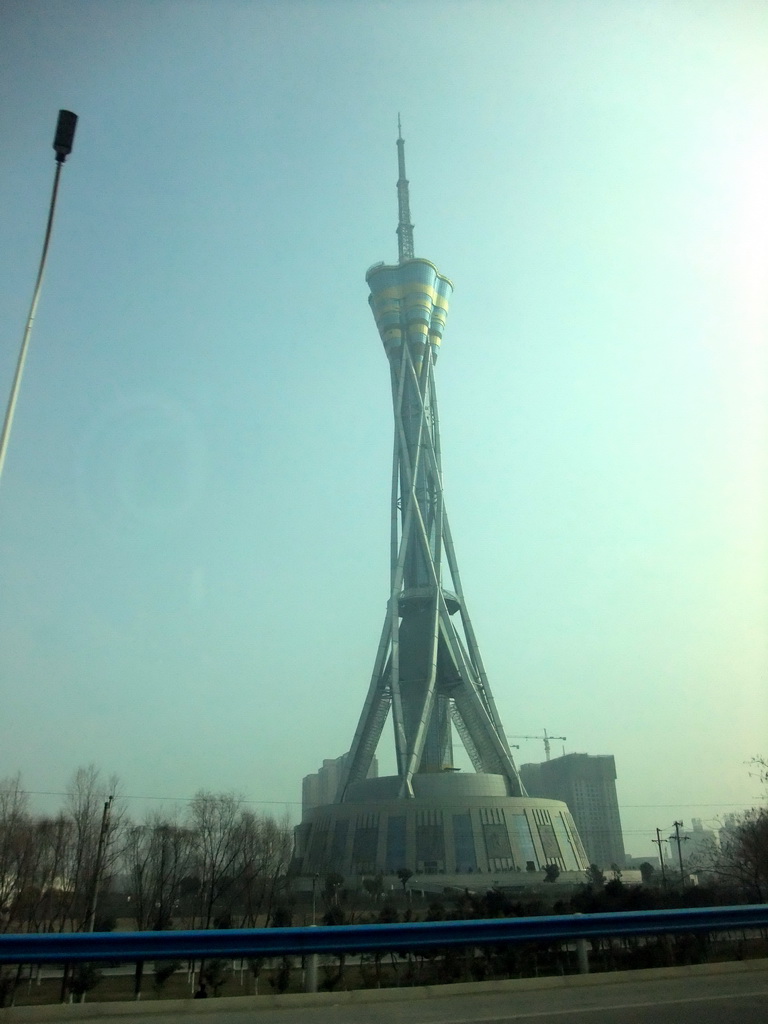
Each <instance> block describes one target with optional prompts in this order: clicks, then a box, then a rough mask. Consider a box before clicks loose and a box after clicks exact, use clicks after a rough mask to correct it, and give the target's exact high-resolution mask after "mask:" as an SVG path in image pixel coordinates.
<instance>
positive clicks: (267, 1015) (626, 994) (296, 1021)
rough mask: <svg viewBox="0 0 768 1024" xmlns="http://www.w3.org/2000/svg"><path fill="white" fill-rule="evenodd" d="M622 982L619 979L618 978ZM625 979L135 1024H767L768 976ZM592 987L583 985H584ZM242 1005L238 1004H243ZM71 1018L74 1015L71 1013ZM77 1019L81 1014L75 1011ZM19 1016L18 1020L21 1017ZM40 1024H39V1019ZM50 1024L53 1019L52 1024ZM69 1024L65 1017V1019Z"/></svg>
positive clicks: (198, 1010)
mask: <svg viewBox="0 0 768 1024" xmlns="http://www.w3.org/2000/svg"><path fill="white" fill-rule="evenodd" d="M615 977H616V976H614V978H615ZM627 977H628V976H627V975H623V976H622V980H621V981H620V982H618V983H616V984H583V983H581V981H580V980H579V979H576V980H575V982H574V983H573V984H569V985H567V986H557V987H550V988H543V989H537V990H533V991H532V990H530V989H528V990H526V989H521V988H517V989H511V990H508V991H506V992H495V993H487V992H475V993H472V994H470V993H467V994H457V995H452V996H439V997H432V998H423V997H422V998H415V999H413V1000H409V1001H397V1002H393V1001H388V1000H387V1001H379V1002H365V1003H363V1002H358V1003H356V1002H343V1003H341V1002H340V1003H337V1004H335V1005H334V1004H326V1005H323V1006H307V1005H303V1006H295V1005H281V1006H280V1007H278V1008H274V1007H272V1008H269V1007H263V1008H257V1006H258V1004H257V1003H255V1002H254V1003H252V1004H251V1005H250V1006H249V1007H248V1008H245V1007H244V1006H243V1005H242V1003H241V1005H240V1006H239V1007H234V1006H231V1007H228V1006H227V1003H228V1002H229V1000H226V999H221V1000H216V1004H215V1006H214V1005H212V1001H211V1000H207V1001H206V1003H205V1004H204V1005H201V1003H202V1000H201V1001H199V1002H198V1003H197V1004H196V1005H194V1004H190V1005H189V1007H188V1008H186V1009H184V1010H180V1011H175V1012H168V1011H166V1012H164V1013H158V1014H155V1013H148V1012H147V1011H149V1010H150V1007H149V1005H148V1004H145V1005H144V1006H143V1007H142V1010H141V1012H140V1013H139V1014H137V1015H135V1016H133V1017H132V1019H133V1021H134V1022H135V1024H139V1022H142V1024H180V1022H189V1021H196V1022H197V1024H207V1022H210V1024H512V1022H514V1024H666V1022H673V1024H766V1021H768V968H766V967H764V968H763V969H761V970H752V971H748V972H745V973H720V972H716V973H707V974H698V973H697V974H695V975H692V976H686V977H672V978H670V977H666V978H659V977H655V978H653V979H646V980H636V978H635V977H630V979H629V980H623V979H626V978H627ZM586 980H587V979H583V981H586ZM238 1002H240V1000H238ZM67 1009H68V1010H70V1008H67ZM86 1009H87V1011H88V1015H87V1017H86V1016H85V1015H83V1016H82V1017H81V1016H80V1015H79V1014H77V1015H72V1016H70V1013H67V1014H66V1020H68V1021H69V1020H72V1021H74V1020H84V1021H85V1020H87V1021H88V1024H120V1022H122V1024H125V1022H127V1021H128V1020H129V1019H131V1018H129V1017H127V1016H120V1017H116V1016H114V1012H113V1013H112V1014H109V1015H105V1016H101V1015H94V1016H91V1013H94V1012H95V1013H96V1014H98V1010H97V1007H96V1006H95V1005H93V1006H90V1007H87V1008H86V1007H84V1008H83V1010H86ZM71 1011H76V1008H75V1007H72V1008H71ZM7 1012H8V1011H0V1022H3V1021H5V1020H8V1021H9V1024H11V1022H13V1024H15V1022H16V1021H29V1022H32V1021H33V1020H35V1018H34V1017H32V1016H27V1015H26V1013H25V1014H24V1015H23V1016H22V1011H21V1009H20V1010H19V1011H16V1012H14V1011H10V1016H8V1017H6V1016H5V1014H6V1013H7ZM16 1013H18V1016H16ZM37 1019H38V1020H40V1019H41V1018H39V1017H38V1018H37ZM51 1019H52V1018H50V1017H49V1018H48V1020H51ZM60 1019H61V1020H64V1015H62V1017H61V1018H60Z"/></svg>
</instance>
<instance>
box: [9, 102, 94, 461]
mask: <svg viewBox="0 0 768 1024" xmlns="http://www.w3.org/2000/svg"><path fill="white" fill-rule="evenodd" d="M76 125H77V114H73V113H72V112H71V111H70V110H60V111H59V120H58V122H57V125H56V137H55V139H54V141H53V148H54V149H55V150H56V173H55V174H54V177H53V190H52V192H51V202H50V205H49V207H48V223H47V225H46V228H45V238H44V240H43V251H42V254H41V256H40V266H39V267H38V270H37V280H36V281H35V290H34V292H33V294H32V303H31V305H30V307H29V315H28V316H27V323H26V326H25V328H24V337H23V338H22V341H21V348H20V350H19V358H18V361H17V363H16V372H15V373H14V375H13V383H12V384H11V393H10V395H9V397H8V406H7V408H6V410H5V419H4V421H3V432H2V434H0V478H2V475H3V466H4V465H5V454H6V452H7V450H8V440H9V438H10V436H11V427H12V426H13V417H14V413H15V412H16V402H17V400H18V397H19V388H20V387H21V378H22V375H23V373H24V364H25V362H26V360H27V350H28V348H29V339H30V335H31V334H32V326H33V324H34V322H35V315H36V313H37V304H38V302H39V301H40V290H41V288H42V285H43V276H44V274H45V264H46V261H47V258H48V247H49V245H50V242H51V233H52V231H53V215H54V213H55V210H56V197H57V195H58V192H59V178H60V176H61V167H62V164H63V163H64V161H65V160H66V159H67V157H68V156H69V154H70V153H71V152H72V142H73V140H74V137H75V127H76Z"/></svg>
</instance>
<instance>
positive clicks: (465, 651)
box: [338, 117, 525, 801]
mask: <svg viewBox="0 0 768 1024" xmlns="http://www.w3.org/2000/svg"><path fill="white" fill-rule="evenodd" d="M397 162H398V171H399V177H398V182H397V199H398V213H399V223H398V226H397V239H398V255H399V260H398V264H397V265H396V266H387V265H385V264H383V263H379V264H376V265H375V266H373V267H371V269H370V270H369V271H368V273H367V274H366V281H367V282H368V286H369V288H370V291H371V294H370V298H369V300H368V301H369V303H370V306H371V309H372V311H373V315H374V318H375V320H376V325H377V327H378V329H379V335H380V337H381V340H382V342H383V344H384V351H385V353H386V355H387V358H388V360H389V369H390V378H391V384H392V405H393V412H394V422H395V439H394V455H393V470H392V498H391V524H392V525H391V564H390V592H389V601H388V603H387V612H386V616H385V620H384V627H383V629H382V633H381V640H380V643H379V648H378V652H377V654H376V660H375V664H374V668H373V674H372V677H371V683H370V687H369V690H368V696H367V699H366V701H365V705H364V707H363V712H362V714H361V716H360V721H359V724H358V727H357V731H356V732H355V737H354V740H353V742H352V747H351V750H350V753H349V757H348V760H347V764H346V771H345V773H344V775H343V777H342V783H341V786H340V790H339V794H338V799H339V800H341V801H343V800H344V799H345V796H346V793H347V789H348V786H349V785H350V784H351V783H354V782H358V781H361V780H363V779H365V778H366V775H367V773H368V769H369V767H370V764H371V759H372V758H373V756H374V753H375V751H376V747H377V746H378V743H379V739H380V736H381V732H382V729H383V726H384V723H385V721H386V718H387V717H388V713H389V711H390V710H391V711H392V718H393V724H394V733H395V753H396V759H397V774H398V777H399V778H400V780H401V786H400V794H399V795H400V796H401V797H413V795H414V793H413V776H414V775H415V774H416V773H428V772H441V771H450V770H452V769H453V767H454V764H453V749H452V742H451V722H452V721H453V722H454V724H455V726H456V730H457V732H458V734H459V736H460V737H461V740H462V742H463V744H464V746H465V748H466V750H467V753H468V755H469V757H470V759H471V761H472V764H473V766H474V768H475V771H477V772H486V773H490V774H494V775H501V776H503V777H504V779H505V780H506V784H507V792H508V795H509V796H524V795H525V790H524V789H523V787H522V785H521V782H520V778H519V776H518V773H517V769H516V767H515V764H514V761H513V760H512V754H511V753H510V749H509V745H508V743H507V740H506V737H505V736H504V730H503V728H502V726H501V722H500V720H499V715H498V712H497V710H496V705H495V703H494V700H493V695H492V693H491V688H490V686H489V684H488V678H487V676H486V673H485V668H484V667H483V661H482V658H481V657H480V651H479V648H478V646H477V640H476V639H475V632H474V629H473V628H472V622H471V620H470V617H469V613H468V611H467V606H466V602H465V599H464V593H463V590H462V586H461V578H460V576H459V570H458V565H457V562H456V554H455V552H454V547H453V541H452V539H451V531H450V527H449V525H448V516H447V513H446V509H445V500H444V496H443V479H442V470H441V463H440V429H439V420H438V412H437V393H436V390H435V363H436V361H437V356H438V352H439V351H440V343H441V340H442V337H443V331H444V329H445V321H446V316H447V313H448V302H449V299H450V295H451V292H452V290H453V285H452V284H451V282H450V281H449V280H448V278H447V277H445V276H444V275H443V274H441V273H440V272H439V271H438V269H437V267H435V265H434V264H433V263H430V262H429V261H428V260H425V259H417V258H415V257H414V255H413V253H414V247H413V224H411V214H410V200H409V192H408V179H407V177H406V173H405V142H404V140H403V137H402V131H401V130H400V119H399V117H398V139H397ZM444 566H445V567H446V568H447V570H448V573H447V574H448V577H449V579H450V585H449V586H446V585H445V582H444V580H443V567H444ZM457 620H458V623H459V624H460V628H459V626H458V625H457Z"/></svg>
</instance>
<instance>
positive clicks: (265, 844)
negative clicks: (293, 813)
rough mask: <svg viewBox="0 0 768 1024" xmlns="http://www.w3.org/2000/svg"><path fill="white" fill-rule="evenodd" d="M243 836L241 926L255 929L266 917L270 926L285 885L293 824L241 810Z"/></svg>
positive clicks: (237, 869) (238, 872)
mask: <svg viewBox="0 0 768 1024" xmlns="http://www.w3.org/2000/svg"><path fill="white" fill-rule="evenodd" d="M240 834H241V844H240V852H239V856H238V860H237V863H236V865H235V873H236V881H237V894H236V899H237V902H238V904H239V909H240V913H241V918H242V921H241V923H242V926H243V927H245V928H253V927H255V926H256V925H257V924H258V923H259V919H260V918H261V917H262V916H263V917H264V918H265V921H264V923H265V925H269V923H270V918H271V915H272V911H273V908H274V905H275V900H276V899H277V898H278V896H279V895H280V894H281V893H282V891H283V889H284V886H285V879H286V873H287V870H288V864H289V862H290V857H291V850H292V836H291V829H290V825H289V823H288V821H287V820H284V821H276V820H275V819H274V818H271V817H261V816H259V815H257V814H254V813H253V812H252V811H242V812H241V815H240Z"/></svg>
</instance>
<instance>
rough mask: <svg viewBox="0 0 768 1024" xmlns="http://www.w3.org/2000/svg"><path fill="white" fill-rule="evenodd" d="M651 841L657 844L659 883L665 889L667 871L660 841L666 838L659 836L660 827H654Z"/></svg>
mask: <svg viewBox="0 0 768 1024" xmlns="http://www.w3.org/2000/svg"><path fill="white" fill-rule="evenodd" d="M651 841H652V842H654V843H655V844H656V845H657V846H658V848H659V864H660V865H661V885H662V888H663V889H666V888H667V872H666V870H665V869H664V853H663V852H662V849H661V844H662V843H666V839H662V838H661V829H660V828H657V829H656V838H655V839H653V840H651Z"/></svg>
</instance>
